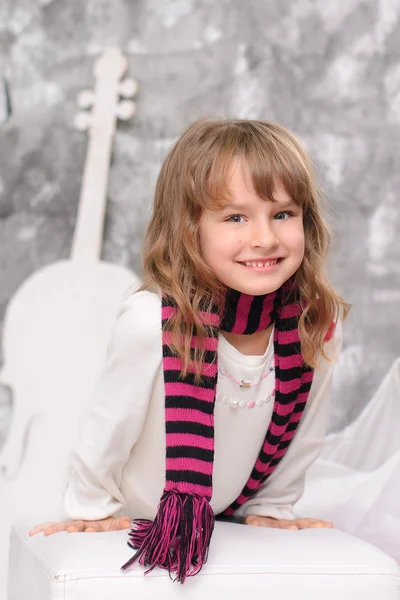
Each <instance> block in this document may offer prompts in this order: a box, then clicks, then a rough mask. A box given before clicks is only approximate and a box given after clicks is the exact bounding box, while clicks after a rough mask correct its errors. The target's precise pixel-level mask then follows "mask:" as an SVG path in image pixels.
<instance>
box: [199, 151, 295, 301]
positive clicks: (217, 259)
mask: <svg viewBox="0 0 400 600" xmlns="http://www.w3.org/2000/svg"><path fill="white" fill-rule="evenodd" d="M229 177H230V180H229V187H230V190H231V193H232V199H231V201H230V204H228V205H225V206H224V207H223V208H222V209H221V210H218V211H215V210H209V209H206V210H205V211H204V213H203V215H202V219H201V222H200V231H199V233H200V245H201V249H202V252H203V255H204V258H205V260H206V261H207V263H208V265H209V266H210V267H211V269H212V270H213V272H214V274H215V275H216V277H217V278H218V279H219V281H221V282H222V283H223V284H225V285H226V286H228V287H230V288H233V289H234V290H237V291H239V292H242V293H245V294H251V295H254V296H260V295H262V294H268V293H270V292H274V291H275V290H277V289H278V288H280V287H281V286H282V285H283V283H284V282H285V281H287V280H288V279H289V278H290V277H291V276H292V275H293V274H294V273H295V272H296V271H297V269H298V268H299V267H300V265H301V262H302V260H303V257H304V246H305V243H304V229H303V209H302V208H301V207H300V206H297V204H295V202H294V201H293V200H292V198H291V197H290V196H289V195H288V194H287V192H286V191H285V190H284V188H283V186H282V185H280V183H279V181H277V182H276V190H275V193H274V198H275V200H277V202H272V201H271V200H263V199H262V198H260V197H259V196H257V195H256V192H255V190H254V188H253V185H252V182H251V178H250V175H249V173H248V170H247V167H246V165H245V163H243V162H241V161H240V160H236V161H235V162H233V163H232V165H231V168H230V171H229ZM276 259H278V262H277V263H276V264H275V265H273V266H262V267H260V266H246V265H245V264H244V263H245V262H256V263H260V262H262V263H265V262H266V261H267V262H268V261H275V260H276Z"/></svg>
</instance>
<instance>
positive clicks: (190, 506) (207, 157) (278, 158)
mask: <svg viewBox="0 0 400 600" xmlns="http://www.w3.org/2000/svg"><path fill="white" fill-rule="evenodd" d="M321 202H322V197H321V194H320V192H319V190H318V188H317V184H316V182H315V177H314V173H313V167H312V163H311V160H310V158H309V157H308V155H307V154H306V152H305V151H304V150H303V148H302V147H301V146H300V144H299V142H298V141H297V139H296V138H295V137H294V135H293V134H292V133H290V132H289V131H288V130H287V129H286V128H284V127H282V126H279V125H277V124H274V123H270V122H265V121H256V120H253V121H251V120H248V121H246V120H227V119H212V118H211V119H200V120H198V121H197V122H195V123H193V124H192V125H190V126H189V127H188V128H187V129H186V130H185V131H184V132H183V134H182V136H181V137H180V139H179V140H178V141H177V143H176V144H175V145H174V147H173V148H172V150H171V151H170V152H169V154H168V156H167V157H166V159H165V161H164V164H163V165H162V168H161V172H160V175H159V178H158V181H157V186H156V192H155V202H154V210H153V215H152V218H151V221H150V224H149V227H148V230H147V234H146V237H145V241H144V247H143V273H144V283H143V285H142V286H141V287H140V288H139V289H138V290H137V291H136V292H135V293H133V294H132V295H131V296H130V297H129V298H127V299H126V300H125V301H124V302H123V304H122V306H121V308H120V311H119V314H118V318H117V322H116V325H115V329H114V332H113V335H112V339H111V341H110V344H109V347H108V357H107V361H106V364H105V366H104V369H103V371H102V373H101V375H100V377H99V380H98V382H97V385H96V387H95V391H94V395H93V398H92V401H91V403H90V405H89V407H88V410H87V412H86V416H85V419H84V420H82V422H81V425H80V435H79V442H78V444H77V445H76V447H75V448H74V449H73V452H72V453H71V460H70V465H69V473H68V477H67V484H66V486H65V489H64V494H63V501H64V507H65V512H66V514H67V516H68V518H69V519H70V520H69V521H63V522H61V523H44V524H41V525H38V526H37V527H35V528H34V529H33V530H32V531H31V532H30V534H31V535H34V534H36V533H38V532H41V531H44V534H45V535H50V534H52V533H55V532H57V531H63V530H66V531H67V532H76V531H110V530H115V529H123V528H131V527H132V526H133V528H132V530H131V532H130V533H129V536H130V543H129V542H128V543H129V545H130V546H131V547H132V548H135V550H136V552H135V554H134V556H133V557H132V559H131V560H129V561H128V562H127V563H126V564H125V565H123V566H122V567H121V568H122V569H126V568H128V567H129V566H130V565H131V564H132V563H133V562H134V561H137V560H138V561H139V562H140V564H142V565H146V566H148V567H149V569H148V570H151V569H152V568H154V566H156V565H157V566H161V567H163V568H166V569H168V570H169V572H170V574H171V573H174V574H176V578H177V579H178V580H179V581H181V582H184V581H185V578H186V577H187V576H188V575H194V574H196V573H198V571H199V570H200V569H201V566H202V565H203V564H204V562H205V561H206V559H207V553H208V548H209V544H210V540H211V535H212V530H213V526H214V519H215V515H217V516H218V517H219V518H236V519H241V520H242V521H244V523H247V524H249V525H256V526H257V525H258V526H264V527H283V528H290V529H303V528H307V527H332V526H333V524H332V523H328V522H325V521H321V520H319V519H312V518H300V517H299V516H298V515H296V514H295V513H294V511H293V505H294V504H295V503H296V502H297V501H298V500H299V498H300V497H301V495H302V493H303V486H304V479H305V474H306V471H307V468H308V467H309V466H310V465H311V464H312V463H313V461H315V459H316V458H317V456H318V454H319V451H320V449H321V446H322V443H323V440H324V435H325V431H326V423H327V417H328V410H329V397H330V386H331V380H332V374H333V369H334V365H335V362H336V360H337V357H338V353H339V350H340V347H341V342H342V331H341V329H342V321H343V320H344V319H345V318H346V317H347V314H348V311H349V308H350V306H349V305H348V304H347V303H346V302H345V301H344V300H343V299H342V298H341V297H340V296H339V295H338V294H337V293H336V292H335V291H334V290H333V288H332V286H331V285H330V283H329V281H328V278H327V275H326V274H325V272H324V261H325V258H326V254H327V250H328V247H329V242H330V234H329V230H328V228H327V225H326V223H325V221H324V219H323V217H322V215H321V206H320V204H321ZM128 515H129V516H128ZM131 517H133V518H134V521H133V523H132V521H131Z"/></svg>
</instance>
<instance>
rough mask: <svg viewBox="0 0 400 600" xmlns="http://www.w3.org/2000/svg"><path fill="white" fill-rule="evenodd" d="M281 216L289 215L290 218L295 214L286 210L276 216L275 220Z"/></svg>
mask: <svg viewBox="0 0 400 600" xmlns="http://www.w3.org/2000/svg"><path fill="white" fill-rule="evenodd" d="M279 215H289V217H293V213H292V212H291V211H290V210H284V211H282V212H280V213H278V214H277V215H275V217H274V218H275V219H276V217H279ZM277 221H287V219H277Z"/></svg>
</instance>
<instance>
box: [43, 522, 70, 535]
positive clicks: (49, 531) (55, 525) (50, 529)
mask: <svg viewBox="0 0 400 600" xmlns="http://www.w3.org/2000/svg"><path fill="white" fill-rule="evenodd" d="M62 529H65V523H53V524H52V525H50V527H46V529H44V535H52V534H53V533H57V532H58V531H61V530H62Z"/></svg>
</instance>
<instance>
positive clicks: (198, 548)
mask: <svg viewBox="0 0 400 600" xmlns="http://www.w3.org/2000/svg"><path fill="white" fill-rule="evenodd" d="M214 523H215V517H214V513H213V511H212V508H211V506H210V503H209V501H208V499H207V498H204V497H200V496H197V495H194V494H182V493H180V492H175V491H168V492H166V491H164V493H163V495H162V497H161V500H160V503H159V506H158V510H157V514H156V517H155V519H154V521H149V520H147V519H135V520H134V521H133V527H132V530H131V531H130V532H129V537H130V540H131V541H130V542H128V545H129V546H130V547H131V548H133V549H134V550H136V553H135V554H134V555H133V556H132V558H130V559H129V560H128V561H127V562H126V563H125V564H124V565H123V566H122V567H121V570H123V571H124V570H125V569H127V568H128V567H130V566H131V565H132V564H133V563H134V562H136V561H138V562H139V564H140V565H142V566H144V567H149V568H148V569H147V571H146V572H145V575H147V574H148V573H150V572H151V571H152V570H153V569H154V567H161V568H162V569H167V570H168V572H169V576H170V577H171V576H172V574H176V577H175V579H174V581H179V582H180V583H184V582H185V579H186V577H192V576H193V575H196V574H197V573H198V572H199V571H200V570H201V568H202V566H203V565H204V563H205V562H206V561H207V557H208V549H209V546H210V540H211V535H212V532H213V529H214ZM171 578H172V577H171Z"/></svg>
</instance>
